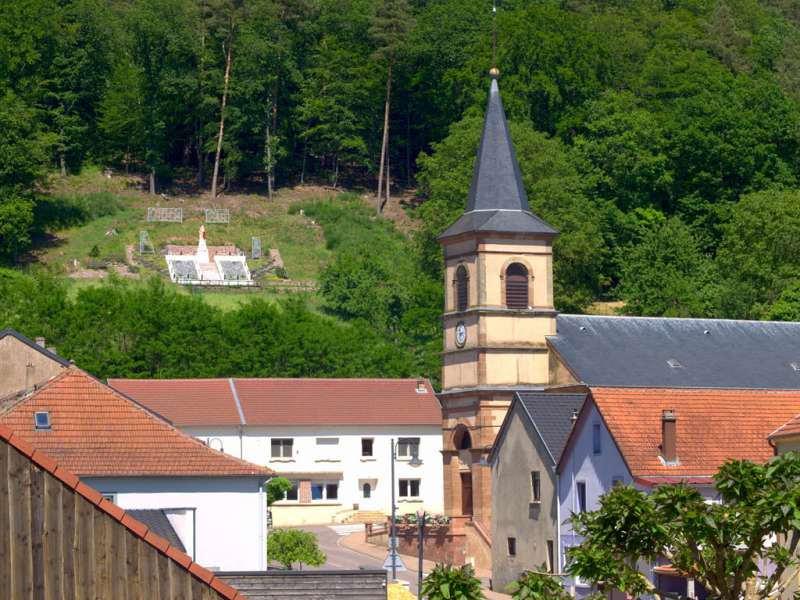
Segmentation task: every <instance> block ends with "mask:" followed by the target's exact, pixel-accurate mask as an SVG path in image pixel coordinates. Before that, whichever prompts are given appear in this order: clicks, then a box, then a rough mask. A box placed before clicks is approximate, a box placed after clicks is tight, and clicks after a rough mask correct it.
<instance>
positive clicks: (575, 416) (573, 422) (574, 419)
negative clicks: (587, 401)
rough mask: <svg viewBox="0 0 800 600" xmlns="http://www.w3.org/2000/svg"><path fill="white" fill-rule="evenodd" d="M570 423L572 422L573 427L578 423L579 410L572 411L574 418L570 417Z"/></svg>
mask: <svg viewBox="0 0 800 600" xmlns="http://www.w3.org/2000/svg"><path fill="white" fill-rule="evenodd" d="M570 421H571V422H572V424H573V425H575V423H577V421H578V409H577V408H573V409H572V417H570Z"/></svg>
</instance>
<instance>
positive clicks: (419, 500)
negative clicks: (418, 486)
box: [397, 497, 423, 503]
mask: <svg viewBox="0 0 800 600" xmlns="http://www.w3.org/2000/svg"><path fill="white" fill-rule="evenodd" d="M397 501H398V502H407V503H422V501H423V500H422V498H420V497H409V498H398V500H397Z"/></svg>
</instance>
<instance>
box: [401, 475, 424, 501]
mask: <svg viewBox="0 0 800 600" xmlns="http://www.w3.org/2000/svg"><path fill="white" fill-rule="evenodd" d="M415 483H416V487H417V493H416V494H413V491H414V484H415ZM403 484H405V487H406V492H405V494H403ZM397 497H398V498H400V499H402V500H417V499H419V498H422V480H421V479H420V478H418V477H403V478H401V479H398V480H397Z"/></svg>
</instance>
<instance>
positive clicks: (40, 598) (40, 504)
mask: <svg viewBox="0 0 800 600" xmlns="http://www.w3.org/2000/svg"><path fill="white" fill-rule="evenodd" d="M30 474H31V563H32V567H33V597H34V600H45V597H44V588H45V581H46V579H48V578H49V576H50V574H49V573H47V572H46V571H45V568H44V472H43V471H42V470H41V469H40V468H39V467H38V466H36V465H34V464H33V463H30Z"/></svg>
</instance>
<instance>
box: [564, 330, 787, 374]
mask: <svg viewBox="0 0 800 600" xmlns="http://www.w3.org/2000/svg"><path fill="white" fill-rule="evenodd" d="M556 327H557V329H556V331H557V332H558V333H557V334H556V335H554V336H550V337H548V343H549V344H550V345H551V346H552V347H553V348H554V349H555V350H556V352H557V353H558V354H559V355H560V356H561V358H562V360H563V361H564V362H565V363H566V365H567V366H568V367H569V369H570V370H571V371H572V372H573V374H574V375H575V376H576V377H577V378H578V379H579V380H580V381H581V382H583V383H585V384H587V385H589V386H606V387H674V388H728V389H785V390H796V389H800V323H788V322H772V321H734V320H723V319H667V318H645V317H599V316H586V315H559V316H558V317H557V323H556ZM669 361H673V362H672V364H673V365H674V366H671V365H670V362H669ZM674 361H677V362H674ZM792 363H795V365H796V368H797V369H798V370H795V367H793V366H792Z"/></svg>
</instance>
